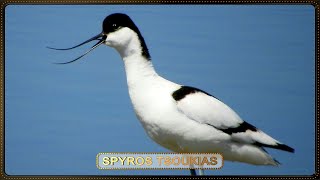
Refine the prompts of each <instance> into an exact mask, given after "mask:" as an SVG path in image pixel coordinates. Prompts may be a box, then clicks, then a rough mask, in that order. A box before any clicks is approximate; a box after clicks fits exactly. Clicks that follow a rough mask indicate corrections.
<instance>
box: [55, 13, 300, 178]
mask: <svg viewBox="0 0 320 180" xmlns="http://www.w3.org/2000/svg"><path fill="white" fill-rule="evenodd" d="M94 40H98V42H97V43H96V44H95V45H94V46H92V48H91V49H90V50H88V51H87V52H86V53H84V54H83V55H81V56H80V57H78V58H76V59H74V60H72V61H69V62H65V63H59V64H68V63H71V62H74V61H76V60H78V59H80V58H82V57H83V56H85V55H86V54H88V53H89V52H90V51H92V50H93V49H95V48H96V47H98V46H99V45H102V44H105V45H107V46H110V47H113V48H115V49H116V50H117V51H118V53H119V54H120V56H121V58H122V60H123V62H124V66H125V72H126V77H127V83H128V90H129V95H130V98H131V101H132V104H133V108H134V111H135V113H136V115H137V117H138V119H139V120H140V122H141V124H142V126H143V128H144V129H145V131H146V133H147V134H148V135H149V137H150V138H151V139H153V140H154V141H155V142H156V143H158V144H160V145H161V146H163V147H165V148H167V149H169V150H171V151H174V152H205V153H221V154H222V155H223V157H224V159H225V160H229V161H238V162H243V163H249V164H253V165H273V166H277V165H278V164H279V162H278V161H277V160H275V159H274V158H272V157H271V156H270V155H269V154H268V153H267V152H266V150H265V149H264V148H265V147H268V148H274V149H279V150H283V151H288V152H294V149H293V148H291V147H289V146H287V145H285V144H283V143H281V142H279V141H277V140H275V139H274V138H272V137H270V136H269V135H267V134H266V133H264V132H263V131H261V130H260V129H258V128H256V127H255V126H253V125H251V124H249V123H247V122H245V121H243V120H242V119H241V118H240V117H239V116H238V115H237V113H235V112H234V111H233V110H232V109H231V108H230V107H228V106H227V105H226V104H224V103H223V102H222V101H220V100H219V99H217V98H216V97H214V96H212V95H210V94H209V93H207V92H205V91H203V90H200V89H198V88H194V87H190V86H184V85H180V84H177V83H174V82H171V81H169V80H167V79H165V78H163V77H161V76H160V75H158V73H157V72H156V71H155V69H154V67H153V65H152V61H151V56H150V54H149V50H148V48H147V45H146V43H145V41H144V39H143V37H142V35H141V33H140V31H139V29H138V27H137V26H136V25H135V24H134V22H133V21H132V20H131V18H130V17H129V16H127V15H126V14H121V13H115V14H111V15H109V16H107V17H106V18H105V19H104V21H103V24H102V32H101V33H100V34H98V35H96V36H94V37H93V38H91V39H89V40H87V41H85V42H83V43H81V44H79V45H76V46H74V47H71V48H66V49H57V48H51V49H55V50H69V49H73V48H76V47H79V46H81V45H83V44H86V43H88V42H91V41H94ZM49 48H50V47H49ZM191 172H192V173H194V171H191Z"/></svg>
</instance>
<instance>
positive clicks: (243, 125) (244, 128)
mask: <svg viewBox="0 0 320 180" xmlns="http://www.w3.org/2000/svg"><path fill="white" fill-rule="evenodd" d="M219 130H221V131H223V132H224V133H227V134H229V135H231V134H233V133H240V132H246V131H247V130H251V131H257V128H256V127H254V126H253V125H251V124H249V123H247V122H245V121H243V122H242V123H241V124H240V125H239V126H238V127H230V128H227V129H219Z"/></svg>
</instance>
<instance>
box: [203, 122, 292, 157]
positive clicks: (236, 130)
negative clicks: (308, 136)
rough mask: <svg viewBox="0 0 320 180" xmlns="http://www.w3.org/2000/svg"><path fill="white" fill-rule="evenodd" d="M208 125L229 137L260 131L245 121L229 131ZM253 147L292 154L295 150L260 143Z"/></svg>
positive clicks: (278, 145)
mask: <svg viewBox="0 0 320 180" xmlns="http://www.w3.org/2000/svg"><path fill="white" fill-rule="evenodd" d="M208 125H210V126H212V127H214V128H216V129H218V130H220V131H222V132H224V133H226V134H229V135H232V134H234V133H241V132H246V131H247V130H251V131H254V132H256V131H258V129H257V128H256V127H255V126H253V125H251V124H249V123H247V122H245V121H243V123H241V124H240V125H239V126H238V127H233V128H227V129H221V128H217V127H215V126H213V125H211V124H208ZM253 145H256V146H259V147H269V148H273V149H279V150H283V151H288V152H291V153H293V152H294V149H293V148H292V147H290V146H287V145H285V144H279V143H277V144H276V145H268V144H263V143H260V142H255V143H253Z"/></svg>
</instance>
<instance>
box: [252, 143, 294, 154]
mask: <svg viewBox="0 0 320 180" xmlns="http://www.w3.org/2000/svg"><path fill="white" fill-rule="evenodd" d="M254 145H256V146H260V147H268V148H273V149H279V150H283V151H287V152H291V153H294V149H293V148H292V147H290V146H287V145H285V144H276V145H268V144H262V143H259V142H255V143H254Z"/></svg>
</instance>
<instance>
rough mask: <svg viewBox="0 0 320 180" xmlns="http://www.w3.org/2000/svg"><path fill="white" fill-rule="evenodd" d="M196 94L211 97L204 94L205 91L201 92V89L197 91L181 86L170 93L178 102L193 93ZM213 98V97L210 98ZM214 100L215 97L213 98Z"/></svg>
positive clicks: (196, 89)
mask: <svg viewBox="0 0 320 180" xmlns="http://www.w3.org/2000/svg"><path fill="white" fill-rule="evenodd" d="M197 92H202V93H204V94H206V95H208V96H212V95H211V94H209V93H207V92H205V91H202V90H201V89H198V88H194V87H191V86H181V88H180V89H178V90H176V91H174V92H173V93H172V97H173V99H174V100H176V101H180V100H181V99H183V98H184V97H186V96H187V95H189V94H193V93H197ZM212 97H214V96H212ZM214 98H216V97H214ZM216 99H217V98H216Z"/></svg>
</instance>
